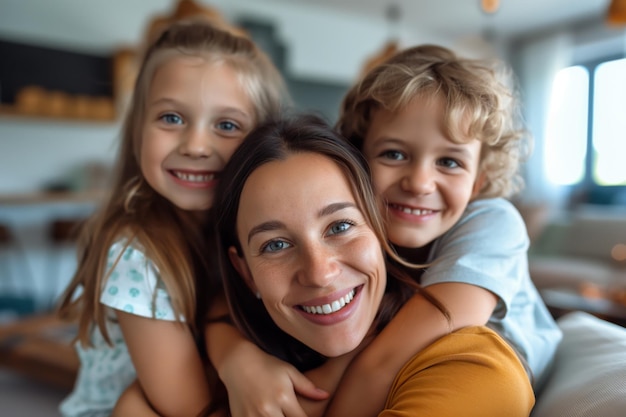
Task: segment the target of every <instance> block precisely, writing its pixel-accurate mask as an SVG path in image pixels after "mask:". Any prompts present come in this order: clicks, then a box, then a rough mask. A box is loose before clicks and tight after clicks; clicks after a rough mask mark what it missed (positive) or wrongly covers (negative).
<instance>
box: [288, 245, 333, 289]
mask: <svg viewBox="0 0 626 417" xmlns="http://www.w3.org/2000/svg"><path fill="white" fill-rule="evenodd" d="M302 255H303V256H302V260H301V263H300V268H299V271H298V281H299V282H300V284H301V285H304V286H307V287H310V286H313V287H325V286H327V285H329V284H331V283H332V282H333V281H334V280H335V278H336V277H337V276H338V275H339V273H340V271H341V268H340V266H339V264H338V262H337V259H336V258H335V255H334V254H333V253H332V250H329V249H328V248H326V247H324V245H315V246H307V247H305V248H303V254H302Z"/></svg>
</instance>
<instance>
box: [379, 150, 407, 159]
mask: <svg viewBox="0 0 626 417" xmlns="http://www.w3.org/2000/svg"><path fill="white" fill-rule="evenodd" d="M380 156H382V157H383V158H385V159H391V160H394V161H403V160H405V159H406V157H405V155H404V153H402V152H400V151H395V150H389V151H384V152H382V153H381V154H380Z"/></svg>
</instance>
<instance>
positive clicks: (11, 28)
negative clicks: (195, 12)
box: [0, 0, 434, 194]
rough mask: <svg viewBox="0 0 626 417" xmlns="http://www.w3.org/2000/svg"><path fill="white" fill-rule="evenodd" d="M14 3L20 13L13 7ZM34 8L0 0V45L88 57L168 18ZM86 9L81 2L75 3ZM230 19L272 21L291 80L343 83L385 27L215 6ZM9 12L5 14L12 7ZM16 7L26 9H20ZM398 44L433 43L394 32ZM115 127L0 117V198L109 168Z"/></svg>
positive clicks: (320, 11)
mask: <svg viewBox="0 0 626 417" xmlns="http://www.w3.org/2000/svg"><path fill="white" fill-rule="evenodd" d="M17 2H20V3H22V6H21V7H19V8H18V7H15V4H17ZM78 4H79V3H78V2H76V1H75V0H55V1H54V2H40V1H35V0H3V5H2V11H1V12H0V38H4V39H13V40H15V41H23V42H24V41H25V42H29V43H35V44H39V45H42V46H52V47H57V48H65V49H71V50H77V51H91V52H92V53H93V52H95V53H105V54H107V53H113V51H114V50H115V48H117V47H121V46H124V45H138V44H139V39H140V38H141V36H142V33H143V31H144V29H145V27H146V25H147V22H148V21H149V20H150V19H151V18H152V17H154V16H155V15H159V14H164V13H169V12H170V7H171V5H172V4H173V2H171V1H169V0H150V1H149V2H147V1H144V2H140V1H125V0H101V1H100V0H99V1H90V2H89V3H88V4H89V5H88V6H87V5H85V6H78ZM80 4H87V3H80ZM211 4H212V5H214V6H216V7H218V8H219V9H220V11H221V12H222V13H223V14H224V15H225V16H226V17H227V18H228V19H230V20H233V21H234V20H236V19H237V18H238V17H243V16H248V17H249V16H254V17H255V18H257V19H261V20H266V21H268V22H273V23H274V24H275V25H276V28H277V33H278V34H279V36H280V38H281V39H282V40H283V41H284V42H285V44H286V46H287V48H288V53H287V69H288V71H289V72H290V73H291V74H292V75H295V76H297V77H299V78H311V79H315V80H329V81H339V82H344V83H350V82H352V80H353V79H354V77H355V76H356V74H358V72H359V70H360V67H361V65H362V63H363V62H364V61H365V60H366V59H367V57H369V56H370V55H371V54H373V53H375V52H376V51H377V50H378V48H380V47H382V45H383V44H384V43H385V42H386V40H387V36H388V32H389V28H388V25H387V23H386V22H385V21H384V20H383V18H382V16H381V19H380V20H378V21H373V20H368V19H365V18H358V17H355V16H352V15H347V14H338V13H329V11H328V10H326V9H324V8H320V7H310V6H305V5H302V4H295V5H286V4H285V3H284V2H283V3H280V4H279V3H276V2H274V1H271V0H266V1H263V2H259V1H255V0H221V1H218V0H215V1H211ZM12 5H13V7H12ZM24 5H26V6H30V7H23V6H24ZM50 7H54V8H64V9H65V10H66V11H67V21H66V22H63V24H59V23H60V22H51V21H50V19H47V18H46V15H47V13H46V9H47V8H50ZM398 33H399V34H400V36H401V39H402V42H403V43H407V44H409V43H414V42H434V39H429V38H428V37H427V36H425V35H419V34H416V33H411V32H409V31H406V30H403V29H400V30H399V31H398ZM117 129H118V127H117V125H115V124H96V123H73V122H57V121H50V120H46V119H36V118H14V117H7V116H4V117H0V194H3V193H16V192H30V191H34V190H37V189H39V188H40V187H42V186H43V185H44V184H46V183H48V182H49V181H50V180H51V179H54V178H56V177H59V176H63V175H65V174H66V172H67V170H68V169H73V168H74V167H75V166H76V165H77V164H81V163H86V162H88V161H92V160H95V161H103V162H110V161H111V158H112V157H113V153H112V151H111V149H112V143H113V142H114V141H115V139H116V137H117V133H118V132H117Z"/></svg>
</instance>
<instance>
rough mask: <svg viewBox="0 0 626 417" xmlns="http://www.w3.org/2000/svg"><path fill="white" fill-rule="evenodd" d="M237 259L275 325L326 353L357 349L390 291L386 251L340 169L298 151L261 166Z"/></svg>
mask: <svg viewBox="0 0 626 417" xmlns="http://www.w3.org/2000/svg"><path fill="white" fill-rule="evenodd" d="M237 236H238V238H239V241H240V242H241V247H242V251H243V256H242V257H239V256H238V255H237V253H236V250H235V248H230V251H229V254H230V257H231V261H232V262H233V264H234V265H235V267H236V268H237V270H238V271H239V272H240V274H241V275H242V277H243V278H244V279H245V280H246V282H247V284H248V286H249V287H250V289H251V291H254V292H256V293H257V296H260V298H261V300H262V302H263V304H264V305H265V308H266V309H267V311H268V312H269V315H270V316H271V317H272V319H273V320H274V322H275V323H276V324H277V325H278V326H279V327H280V328H281V329H282V330H283V331H285V332H286V333H288V334H290V335H291V336H293V337H294V338H296V339H298V340H300V341H301V342H303V343H304V344H305V345H307V346H309V347H311V348H312V349H314V350H316V351H317V352H319V353H321V354H322V355H325V356H329V357H335V356H339V355H342V354H344V353H348V352H351V351H352V350H354V349H355V348H356V347H357V346H358V345H359V344H360V343H361V341H362V340H363V339H364V337H365V336H366V334H367V332H368V331H369V329H370V327H371V325H372V323H373V321H374V318H375V316H376V313H377V311H378V307H379V305H380V301H381V299H382V296H383V293H384V290H385V285H386V270H385V263H384V258H383V252H382V249H381V245H380V243H379V241H378V239H377V238H376V236H375V234H374V232H373V231H372V230H371V229H370V227H369V225H368V224H367V222H366V221H365V218H364V216H363V214H362V212H361V210H360V209H359V207H358V206H357V203H356V200H355V199H354V196H353V194H352V192H351V190H350V185H349V183H348V180H347V179H346V177H345V175H344V174H343V172H342V171H341V169H340V168H339V167H338V166H337V165H336V164H335V163H334V162H333V161H332V160H330V159H328V158H327V157H324V156H321V155H318V154H313V153H299V154H294V155H291V156H289V157H288V158H287V159H286V160H284V161H273V162H270V163H267V164H265V165H263V166H261V167H259V168H258V169H257V170H256V171H254V172H253V173H252V175H251V176H250V177H249V178H248V180H247V181H246V184H245V186H244V188H243V191H242V194H241V200H240V203H239V211H238V213H237Z"/></svg>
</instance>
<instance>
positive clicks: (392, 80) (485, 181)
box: [216, 45, 562, 417]
mask: <svg viewBox="0 0 626 417" xmlns="http://www.w3.org/2000/svg"><path fill="white" fill-rule="evenodd" d="M500 75H502V74H499V73H498V72H497V71H496V68H495V67H491V66H489V65H488V64H487V62H484V61H476V60H468V59H463V58H460V57H458V56H456V55H455V54H454V53H453V52H452V51H450V50H448V49H446V48H442V47H438V46H432V45H425V46H418V47H414V48H410V49H407V50H405V51H402V52H400V53H398V54H396V55H395V56H393V57H391V58H390V59H388V60H387V61H386V62H385V63H383V64H381V65H379V66H378V67H376V68H374V69H372V70H371V71H369V73H367V74H366V75H365V76H364V77H363V78H362V79H361V80H360V82H359V83H357V84H356V85H355V86H354V87H353V88H352V89H351V90H350V91H349V92H348V94H347V96H346V98H345V100H344V103H343V108H342V114H341V117H340V120H339V123H338V127H339V129H340V130H341V132H342V133H343V134H344V135H345V136H346V137H347V138H348V139H349V140H351V141H352V142H353V143H354V144H355V145H356V146H357V147H358V148H359V149H361V150H362V152H363V153H364V155H365V156H366V158H367V160H368V162H369V164H370V167H371V171H372V181H373V184H374V187H375V191H376V193H377V194H378V195H379V196H380V197H381V208H382V210H383V214H384V215H385V216H386V226H387V235H388V239H389V241H390V242H391V243H392V244H393V245H394V247H395V249H396V250H397V252H398V253H399V254H400V255H402V256H403V257H404V258H405V259H406V260H407V261H409V262H411V263H415V264H428V265H429V266H428V267H427V268H426V269H425V270H423V272H421V273H420V274H417V273H415V272H416V271H415V270H412V269H410V268H406V271H407V272H409V273H413V274H414V275H415V278H416V279H418V280H419V281H420V283H421V284H422V285H423V286H425V287H426V288H427V290H428V292H429V293H430V294H432V295H433V296H435V297H436V298H437V299H438V300H439V301H440V302H441V303H442V304H443V305H444V306H445V307H446V309H447V310H448V311H449V313H450V317H449V319H450V320H447V319H446V318H445V317H443V315H442V314H441V313H440V312H439V311H438V310H437V309H436V308H434V307H433V306H432V304H430V303H428V302H426V301H425V300H424V299H423V298H422V297H421V296H415V297H413V298H412V299H411V300H410V301H409V302H407V304H405V305H404V306H403V308H402V310H401V311H400V312H399V313H398V314H397V315H396V317H395V318H394V319H393V320H392V321H391V322H390V323H389V324H388V325H387V327H386V328H385V329H384V330H383V331H382V333H381V334H380V335H379V336H378V337H377V338H376V339H375V340H374V341H373V342H372V343H371V344H370V345H369V346H368V347H367V348H366V349H365V350H364V351H363V352H362V353H361V354H360V355H359V356H358V357H357V358H356V359H355V360H354V361H353V362H352V363H351V364H350V367H349V368H348V370H347V372H346V374H345V375H344V377H343V379H342V381H341V384H340V386H339V388H338V390H337V392H336V393H335V395H334V398H333V400H332V402H331V404H330V406H329V408H328V409H327V410H326V414H325V415H326V416H336V417H344V416H348V415H358V416H376V415H377V414H378V410H380V409H382V408H383V406H384V400H385V397H386V394H387V392H388V390H389V387H390V386H391V384H392V382H393V377H394V375H396V374H397V372H398V371H399V370H400V368H401V367H402V366H403V364H404V363H406V361H407V360H408V359H409V358H410V357H412V356H413V355H414V354H415V353H416V352H418V351H419V350H421V349H423V348H424V347H426V346H428V345H429V344H431V343H432V342H433V341H435V340H437V339H438V338H440V337H441V336H443V335H445V334H448V333H450V332H452V331H454V330H457V329H459V328H462V327H466V326H470V325H485V324H487V325H488V326H490V327H492V328H493V329H494V330H496V331H497V332H498V333H499V334H500V335H501V336H502V337H504V338H505V339H506V340H507V341H508V342H509V343H510V344H511V346H512V347H513V348H514V349H515V350H516V351H517V352H518V354H519V357H520V360H521V361H522V362H523V363H524V365H525V366H526V368H527V370H528V373H529V377H530V378H531V380H533V382H534V385H535V387H538V386H539V385H540V384H541V379H542V377H543V375H544V372H545V371H546V369H547V368H548V367H549V365H550V363H551V360H552V358H553V355H554V352H555V350H556V347H557V345H558V343H559V341H560V340H561V337H562V334H561V332H560V330H559V328H558V327H557V325H556V323H555V322H554V320H553V319H552V317H551V316H550V314H549V312H548V310H547V308H546V307H545V305H544V303H543V301H542V300H541V298H540V296H539V294H538V292H537V290H536V288H535V286H534V285H533V283H532V281H531V279H530V276H529V272H528V260H527V250H528V246H529V240H528V235H527V233H526V228H525V225H524V222H523V220H522V218H521V216H520V215H519V213H518V212H517V210H516V209H515V208H514V207H513V205H512V204H511V203H509V202H508V201H507V200H506V199H505V198H504V197H508V196H509V195H511V194H512V193H513V192H515V191H517V189H518V188H519V186H520V185H521V179H520V178H519V176H518V167H519V163H520V160H521V158H522V156H523V153H524V151H525V148H524V146H525V143H524V142H523V140H522V139H523V133H524V132H523V130H521V129H519V128H518V125H519V123H518V119H517V116H518V114H517V112H516V110H517V108H516V97H515V95H514V92H513V91H512V90H511V89H510V88H508V87H507V85H505V84H504V83H503V81H502V80H501V79H500ZM400 267H402V266H400ZM235 356H236V355H232V356H231V358H230V359H228V360H223V361H220V363H217V364H216V366H217V367H218V369H220V368H221V369H222V371H220V375H221V376H222V377H223V379H224V380H225V382H226V385H227V387H228V388H229V396H230V398H231V404H232V402H233V400H235V401H237V402H238V403H239V404H240V406H241V404H246V405H245V406H241V407H242V409H246V407H247V410H248V411H250V413H249V414H246V415H259V416H260V415H265V414H262V413H261V412H255V411H252V410H253V409H254V405H255V404H256V406H257V407H258V409H273V410H275V409H280V410H283V411H284V415H291V414H290V413H288V412H287V410H292V409H293V407H292V406H291V405H285V404H286V403H288V401H284V397H281V398H282V399H283V401H284V403H283V404H273V407H272V404H271V402H272V401H274V402H275V403H279V400H273V399H272V398H271V397H270V394H269V388H268V387H267V385H266V386H263V387H260V386H257V388H254V383H252V382H248V381H250V380H251V378H250V375H251V374H248V376H247V377H246V376H243V375H241V374H236V372H235V371H234V370H235V369H236V367H235V365H234V364H235V363H237V361H235V359H234V357H235ZM242 356H243V355H242ZM231 359H232V360H231ZM240 360H241V357H240V358H239V363H241V362H240ZM228 362H230V364H232V365H228ZM247 363H248V364H250V361H247ZM220 365H222V366H220ZM271 366H274V365H271ZM228 369H231V370H232V371H228ZM239 369H241V368H239ZM268 369H271V367H269V366H268ZM292 380H293V378H292ZM296 381H297V380H296ZM294 386H296V388H297V387H298V386H300V387H304V388H303V389H302V390H301V391H306V390H307V389H308V387H307V386H306V385H305V384H303V383H302V382H301V381H300V382H298V383H295V382H294ZM251 387H252V389H250V388H251ZM263 390H265V393H263V394H262V393H261V391H263ZM425 395H427V393H425ZM451 395H452V393H451ZM264 396H265V397H264ZM255 401H256V403H255ZM268 404H270V406H269V407H268ZM242 415H243V414H242ZM266 415H270V414H266ZM272 415H283V414H282V413H279V414H272ZM294 415H295V414H294Z"/></svg>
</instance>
